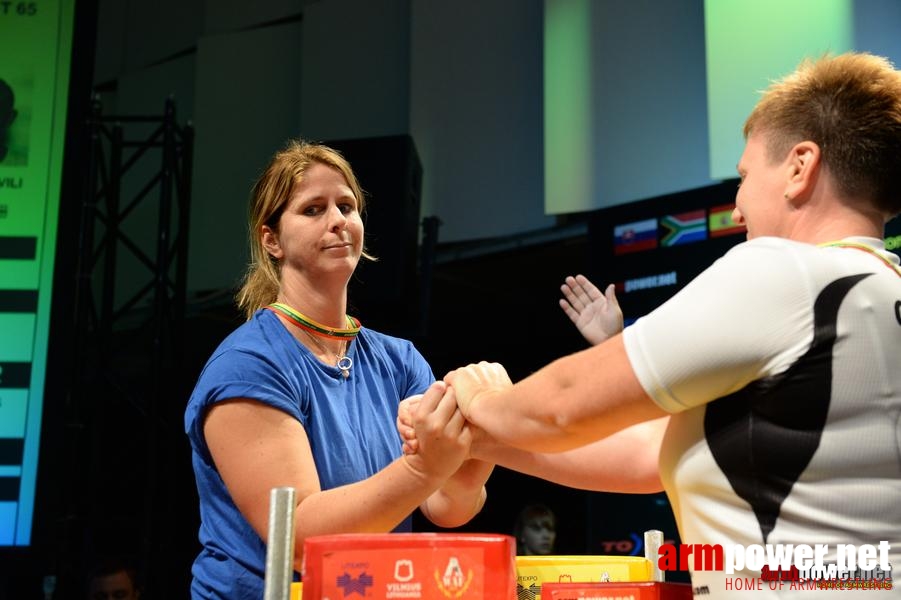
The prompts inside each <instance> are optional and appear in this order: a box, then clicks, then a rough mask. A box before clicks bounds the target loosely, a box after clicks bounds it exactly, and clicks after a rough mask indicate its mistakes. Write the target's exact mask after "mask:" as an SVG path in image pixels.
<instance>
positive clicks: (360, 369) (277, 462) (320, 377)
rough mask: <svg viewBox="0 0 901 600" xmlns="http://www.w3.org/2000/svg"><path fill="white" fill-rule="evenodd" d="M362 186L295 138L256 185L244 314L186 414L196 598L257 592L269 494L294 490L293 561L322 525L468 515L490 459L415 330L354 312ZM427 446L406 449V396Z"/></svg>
mask: <svg viewBox="0 0 901 600" xmlns="http://www.w3.org/2000/svg"><path fill="white" fill-rule="evenodd" d="M363 208H364V199H363V194H362V191H361V189H360V185H359V183H358V182H357V179H356V177H355V176H354V174H353V171H352V170H351V168H350V165H349V164H348V163H347V161H346V160H345V159H344V158H343V157H342V156H341V155H340V154H339V153H337V152H336V151H334V150H332V149H330V148H328V147H325V146H321V145H315V144H309V143H305V142H291V143H290V144H288V146H287V147H286V148H285V149H284V150H282V151H280V152H278V153H277V154H275V156H274V157H273V159H272V161H271V162H270V164H269V165H268V167H267V168H266V170H265V171H264V173H263V175H262V176H261V177H260V179H259V181H257V183H256V185H255V186H254V188H253V193H252V198H251V214H250V219H251V221H250V249H251V256H252V264H251V267H250V269H249V271H248V273H247V275H246V278H245V282H244V286H243V288H242V289H241V291H240V293H239V295H238V304H239V306H240V308H241V309H242V310H244V312H245V314H246V315H247V318H248V320H247V322H246V323H244V324H243V325H241V326H240V327H239V328H238V329H236V330H235V331H234V332H233V333H232V334H231V335H229V336H228V337H227V338H226V339H225V340H224V341H223V342H222V344H221V345H220V346H219V347H218V348H217V349H216V351H215V352H214V353H213V355H212V356H211V357H210V359H209V361H208V362H207V364H206V366H205V367H204V369H203V372H202V373H201V375H200V377H199V380H198V382H197V386H196V387H195V389H194V393H193V394H192V396H191V399H190V401H189V403H188V407H187V410H186V413H185V428H186V431H187V434H188V437H189V439H190V442H191V448H192V462H193V467H194V473H195V477H196V479H197V489H198V493H199V497H200V516H201V525H200V532H199V538H200V542H201V544H202V545H203V549H202V551H201V553H200V555H199V556H198V557H197V560H196V561H195V562H194V567H193V569H192V572H193V575H194V579H193V582H192V586H191V591H192V597H193V598H228V599H237V598H255V599H256V598H261V597H262V595H263V580H264V571H265V557H266V550H265V544H266V540H265V537H266V535H267V527H268V516H269V495H270V490H271V489H272V488H275V487H283V486H290V487H293V488H294V489H295V490H296V502H297V504H296V510H295V522H294V531H295V540H296V546H295V547H296V553H295V562H294V564H295V569H298V570H299V567H300V564H301V562H300V561H301V555H302V551H303V541H304V539H305V538H307V537H309V536H312V535H320V534H332V533H349V532H360V533H378V532H388V531H409V530H410V515H411V513H412V512H413V511H414V510H415V509H416V508H417V507H419V508H420V509H421V510H422V512H423V513H424V514H425V515H426V517H428V518H429V519H430V520H431V521H433V522H434V523H435V524H436V525H438V526H441V527H455V526H458V525H462V524H463V523H465V522H466V521H468V520H469V519H471V518H472V517H473V516H474V515H475V514H476V513H477V512H478V511H479V510H480V509H481V507H482V505H483V504H484V501H485V488H484V483H485V481H486V480H487V478H488V476H489V474H490V473H491V469H492V465H491V464H488V463H484V462H481V461H476V460H471V459H469V447H470V442H471V433H470V431H469V428H468V426H467V425H466V424H465V421H464V419H463V418H462V415H461V414H460V412H459V411H458V410H457V407H456V402H455V401H454V398H453V394H445V393H444V392H445V386H444V384H443V383H441V382H435V381H434V376H433V374H432V371H431V369H430V368H429V365H428V364H427V363H426V361H425V359H424V358H423V357H422V356H421V355H420V354H419V352H418V351H417V350H416V348H414V346H413V344H412V343H410V342H409V341H406V340H402V339H399V338H394V337H391V336H388V335H384V334H381V333H378V332H376V331H373V330H370V329H367V328H365V327H362V326H361V325H360V323H359V322H358V321H357V320H356V319H354V318H353V317H350V316H348V315H347V314H346V308H347V284H348V281H349V280H350V277H351V275H352V274H353V272H354V269H355V268H356V266H357V263H358V262H359V260H360V257H361V256H362V257H366V258H370V257H369V256H368V255H367V254H366V252H365V250H364V243H363V221H362V219H361V212H362V210H363ZM419 395H422V396H421V400H420V401H419V402H416V410H415V417H414V422H415V427H416V428H417V433H418V434H419V439H420V440H422V441H421V443H420V447H419V452H418V453H416V454H414V455H409V456H402V453H401V444H400V439H399V437H398V435H397V431H396V428H395V419H396V416H397V406H398V404H399V403H400V401H401V400H403V399H405V398H409V397H413V396H416V397H418V396H419Z"/></svg>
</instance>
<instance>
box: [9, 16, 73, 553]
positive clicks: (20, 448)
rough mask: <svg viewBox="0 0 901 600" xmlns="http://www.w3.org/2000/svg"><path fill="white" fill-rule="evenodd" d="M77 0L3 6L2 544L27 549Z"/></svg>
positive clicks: (39, 427) (37, 448)
mask: <svg viewBox="0 0 901 600" xmlns="http://www.w3.org/2000/svg"><path fill="white" fill-rule="evenodd" d="M73 26H74V0H35V1H22V2H18V1H14V0H0V546H27V545H29V544H30V542H31V533H32V522H33V517H34V500H35V484H36V480H37V470H38V459H39V457H38V451H39V449H40V433H41V415H42V411H43V405H44V384H45V378H46V374H47V373H46V371H47V344H48V335H49V324H50V310H51V297H52V284H53V263H54V255H55V251H56V234H57V219H58V214H59V200H60V185H61V180H62V161H63V143H64V139H65V129H66V127H65V122H66V108H67V102H68V89H69V64H70V56H71V52H72V34H73Z"/></svg>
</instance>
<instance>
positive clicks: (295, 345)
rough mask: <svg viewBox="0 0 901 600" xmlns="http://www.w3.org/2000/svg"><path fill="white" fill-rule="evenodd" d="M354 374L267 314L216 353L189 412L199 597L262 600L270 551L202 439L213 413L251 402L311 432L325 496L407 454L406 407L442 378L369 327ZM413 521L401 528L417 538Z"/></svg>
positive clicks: (355, 355) (354, 348)
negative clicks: (401, 418) (402, 421)
mask: <svg viewBox="0 0 901 600" xmlns="http://www.w3.org/2000/svg"><path fill="white" fill-rule="evenodd" d="M348 356H349V357H350V358H351V359H353V363H354V364H353V368H352V369H351V370H350V376H349V377H348V378H345V377H344V376H343V374H342V373H341V371H340V369H338V368H337V367H333V366H329V365H325V364H323V363H322V362H320V361H319V360H318V359H317V358H316V357H315V356H313V354H312V353H311V352H310V351H309V350H308V349H307V348H306V347H305V346H304V345H302V344H300V343H299V342H298V341H297V340H296V339H295V338H294V337H293V336H292V335H291V333H290V332H289V331H288V330H287V329H285V326H284V325H283V324H282V323H281V321H279V319H278V317H276V316H275V315H274V314H273V313H272V312H271V311H268V310H260V311H257V313H256V314H255V315H254V316H253V317H252V318H251V319H250V320H249V321H248V322H247V323H244V324H243V325H241V326H240V327H238V329H236V330H235V331H234V332H233V333H232V334H231V335H229V336H228V337H227V338H226V339H225V340H224V341H223V342H222V343H221V344H220V345H219V347H218V348H217V349H216V351H215V352H213V355H212V356H211V357H210V359H209V361H207V364H206V366H205V367H204V368H203V371H202V372H201V374H200V378H199V379H198V381H197V385H196V387H195V388H194V393H193V394H192V395H191V399H190V400H189V401H188V406H187V409H186V411H185V431H186V432H187V434H188V438H189V440H190V442H191V455H192V459H191V460H192V463H193V467H194V476H195V478H196V480H197V491H198V494H199V498H200V521H201V523H200V532H199V539H200V543H201V544H202V545H203V549H202V551H201V553H200V555H199V556H198V557H197V559H196V560H195V561H194V567H193V569H192V573H193V575H194V581H193V582H192V585H191V594H192V597H193V598H223V599H229V600H237V599H239V598H241V599H243V598H253V599H259V598H262V597H263V580H264V575H265V564H266V547H265V544H264V543H263V540H262V539H261V538H260V536H259V535H257V533H256V532H255V531H254V530H253V528H252V527H251V526H250V524H249V523H248V522H247V520H246V519H245V518H244V516H243V515H242V514H241V513H240V511H239V510H238V508H237V507H236V506H235V504H234V502H233V501H232V498H231V496H230V495H229V493H228V490H227V489H226V487H225V484H224V483H223V481H222V478H221V477H220V475H219V472H218V471H217V470H216V465H215V464H214V463H213V459H212V457H211V456H210V451H209V448H208V447H207V445H206V440H205V439H204V436H203V423H204V417H205V415H206V411H207V410H208V409H209V408H210V407H211V406H212V405H214V404H216V403H217V402H221V401H223V400H228V399H230V398H250V399H253V400H256V401H258V402H262V403H264V404H267V405H269V406H272V407H275V408H277V409H279V410H282V411H284V412H286V413H288V414H289V415H291V416H293V417H294V418H296V419H297V420H298V421H300V423H301V424H302V425H303V427H304V430H305V431H306V434H307V437H309V440H310V447H311V449H312V451H313V459H314V460H315V462H316V469H317V471H318V474H319V481H320V484H321V486H322V489H323V490H328V489H331V488H335V487H338V486H341V485H345V484H349V483H354V482H357V481H361V480H363V479H366V478H368V477H370V476H372V475H374V474H375V473H376V472H378V471H380V470H381V469H383V468H384V467H385V466H387V465H388V464H389V463H391V462H392V461H393V460H395V459H396V458H398V457H399V456H400V455H401V442H400V438H399V437H398V433H397V430H396V427H395V419H396V417H397V405H398V403H399V402H400V400H402V399H404V398H406V397H408V396H411V395H413V394H421V393H423V392H424V391H425V390H426V388H428V386H429V385H430V384H431V383H432V381H434V376H433V374H432V371H431V368H430V367H429V365H428V363H427V362H426V361H425V359H424V358H423V357H422V355H421V354H419V352H418V351H417V350H416V348H415V347H414V346H413V344H412V343H411V342H409V341H407V340H402V339H399V338H394V337H390V336H387V335H384V334H381V333H378V332H375V331H372V330H370V329H365V328H364V329H361V330H360V332H359V334H357V337H356V338H355V339H354V341H353V343H351V344H350V348H349V352H348ZM409 530H410V518H409V517H408V518H407V519H406V520H405V521H404V522H403V523H402V524H401V525H400V526H398V528H397V529H396V531H409Z"/></svg>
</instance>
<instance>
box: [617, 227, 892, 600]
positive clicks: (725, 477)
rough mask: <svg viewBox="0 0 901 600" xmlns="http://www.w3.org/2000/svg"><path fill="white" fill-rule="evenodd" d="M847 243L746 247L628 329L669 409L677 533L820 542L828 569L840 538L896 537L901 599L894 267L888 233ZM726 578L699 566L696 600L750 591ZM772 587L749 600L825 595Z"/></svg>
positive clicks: (872, 540) (667, 481)
mask: <svg viewBox="0 0 901 600" xmlns="http://www.w3.org/2000/svg"><path fill="white" fill-rule="evenodd" d="M841 243H842V244H843V245H841V246H830V247H823V246H814V245H810V244H802V243H798V242H792V241H789V240H784V239H778V238H758V239H755V240H752V241H749V242H746V243H743V244H740V245H738V246H736V247H735V248H733V249H732V250H731V251H729V252H728V253H727V254H726V255H725V256H724V257H722V258H721V259H719V260H718V261H717V262H716V263H714V264H713V265H712V266H711V267H710V268H709V269H707V270H706V271H705V272H704V273H702V274H701V275H700V276H698V277H697V278H696V279H695V280H694V281H692V282H691V283H689V284H688V285H687V286H686V287H685V288H684V289H683V290H681V291H680V292H679V293H678V294H676V295H675V296H673V298H671V299H670V300H669V301H668V302H666V303H665V304H663V305H662V306H661V307H659V308H658V309H657V310H655V311H653V312H652V313H651V314H649V315H647V316H646V317H643V318H641V319H639V320H638V321H636V322H635V324H634V325H632V326H631V327H628V328H627V329H626V330H625V331H624V333H623V335H624V340H625V345H626V351H627V353H628V356H629V360H630V362H631V364H632V366H633V368H634V369H635V372H636V374H637V376H638V379H639V380H640V381H641V384H642V386H643V387H644V389H645V390H646V391H647V393H648V394H649V395H650V396H651V397H652V398H653V399H654V400H655V402H657V404H659V405H660V406H661V407H662V408H663V409H664V410H666V411H668V412H670V413H672V417H671V419H670V425H669V428H668V429H667V432H666V435H665V438H664V441H663V446H662V449H661V456H660V470H661V477H662V480H663V483H664V487H665V489H666V492H667V495H668V496H669V499H670V502H671V504H672V507H673V511H674V514H675V517H676V521H677V523H678V527H679V534H680V537H681V538H682V542H683V543H685V544H696V543H697V544H722V545H723V546H724V547H725V546H734V545H736V544H740V545H742V546H745V547H746V546H748V545H752V544H758V545H762V544H795V545H797V544H807V545H811V546H814V545H815V544H827V545H828V548H829V554H827V555H826V557H825V562H826V563H829V562H835V560H836V554H835V550H836V549H837V547H838V546H837V545H838V544H854V545H855V546H860V545H862V544H873V545H876V544H878V543H879V542H880V541H888V543H889V544H890V546H891V551H890V560H891V562H892V563H893V564H894V565H896V569H897V574H898V584H899V585H897V586H896V587H895V589H893V590H892V591H890V592H885V591H881V592H880V593H877V595H878V596H879V597H880V598H886V599H887V598H891V597H898V596H899V595H901V272H899V270H898V258H897V256H895V255H894V254H892V253H888V252H886V251H885V249H884V246H883V244H882V242H881V241H880V240H876V239H871V238H849V239H846V240H841ZM759 576H760V573H759V571H756V572H752V571H745V572H743V573H736V574H735V575H733V576H731V577H733V578H734V577H750V578H757V577H759ZM726 577H727V576H725V575H724V574H723V573H721V572H716V571H697V572H693V573H692V584H693V586H694V588H695V595H696V597H698V598H701V597H705V598H718V597H721V598H728V599H735V598H741V597H743V596H744V595H745V593H742V592H738V591H736V587H735V580H734V579H733V580H732V585H731V588H732V589H731V590H728V589H726V588H727V583H728V582H727V581H726ZM769 589H770V588H769V586H767V585H766V584H764V585H763V591H757V590H755V591H753V592H747V597H749V598H757V599H764V598H768V597H779V598H785V597H793V596H796V595H797V596H803V597H815V598H822V597H823V592H822V591H820V592H819V594H817V595H812V594H813V592H804V593H800V594H795V593H789V586H788V584H786V585H785V586H784V588H783V589H782V590H781V591H779V592H770V591H768V590H769ZM865 593H869V594H872V593H873V592H872V591H868V592H854V593H851V592H848V591H843V592H841V593H839V596H841V598H850V597H855V596H857V595H858V594H861V595H862V594H865ZM827 594H828V592H827ZM849 594H850V595H849Z"/></svg>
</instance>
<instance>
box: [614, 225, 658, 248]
mask: <svg viewBox="0 0 901 600" xmlns="http://www.w3.org/2000/svg"><path fill="white" fill-rule="evenodd" d="M656 247H657V219H645V220H644V221H635V222H634V223H624V224H623V225H617V226H616V227H614V228H613V253H614V254H626V253H627V252H639V251H641V250H651V249H653V248H656Z"/></svg>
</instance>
